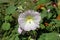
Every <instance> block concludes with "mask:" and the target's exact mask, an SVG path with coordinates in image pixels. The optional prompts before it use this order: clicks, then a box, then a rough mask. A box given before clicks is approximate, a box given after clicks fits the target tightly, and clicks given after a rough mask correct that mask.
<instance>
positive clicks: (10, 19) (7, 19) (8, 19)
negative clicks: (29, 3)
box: [5, 15, 13, 21]
mask: <svg viewBox="0 0 60 40" xmlns="http://www.w3.org/2000/svg"><path fill="white" fill-rule="evenodd" d="M5 20H6V21H12V20H13V18H12V16H9V15H7V16H5Z"/></svg>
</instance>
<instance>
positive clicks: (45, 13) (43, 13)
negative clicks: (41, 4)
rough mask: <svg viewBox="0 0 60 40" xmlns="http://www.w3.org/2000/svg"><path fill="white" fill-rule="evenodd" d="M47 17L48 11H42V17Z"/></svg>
mask: <svg viewBox="0 0 60 40" xmlns="http://www.w3.org/2000/svg"><path fill="white" fill-rule="evenodd" d="M46 16H47V11H46V10H44V11H42V13H41V17H42V18H44V17H46Z"/></svg>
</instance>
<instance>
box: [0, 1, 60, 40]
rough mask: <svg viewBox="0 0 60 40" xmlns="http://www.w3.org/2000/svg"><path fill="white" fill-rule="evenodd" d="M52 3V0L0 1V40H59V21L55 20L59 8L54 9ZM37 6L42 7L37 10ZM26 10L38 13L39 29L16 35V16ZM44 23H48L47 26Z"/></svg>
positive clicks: (59, 12) (58, 13) (59, 11)
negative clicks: (39, 19)
mask: <svg viewBox="0 0 60 40" xmlns="http://www.w3.org/2000/svg"><path fill="white" fill-rule="evenodd" d="M54 1H56V0H54ZM52 2H53V1H52V0H37V1H36V0H0V40H60V37H59V34H60V20H58V19H57V16H58V15H60V10H59V9H58V8H59V7H60V6H59V7H54V5H53V4H52ZM56 4H57V3H56ZM37 5H39V6H40V7H42V6H41V5H44V6H43V7H42V8H40V9H38V6H37ZM48 9H50V12H48V11H47V10H48ZM26 10H35V11H37V12H39V13H40V16H41V21H40V24H39V26H40V28H37V29H36V30H33V31H29V32H27V31H23V32H22V34H18V27H19V25H18V15H19V13H21V12H24V11H26ZM59 18H60V17H59ZM45 22H46V23H48V25H47V26H46V24H45ZM56 32H57V33H56Z"/></svg>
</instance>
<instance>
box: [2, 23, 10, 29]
mask: <svg viewBox="0 0 60 40" xmlns="http://www.w3.org/2000/svg"><path fill="white" fill-rule="evenodd" d="M2 29H3V30H9V29H10V23H7V22H5V23H3V24H2Z"/></svg>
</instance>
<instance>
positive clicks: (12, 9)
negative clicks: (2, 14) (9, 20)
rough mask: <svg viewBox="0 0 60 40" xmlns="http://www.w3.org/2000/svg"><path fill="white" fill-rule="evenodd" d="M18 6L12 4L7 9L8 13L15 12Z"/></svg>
mask: <svg viewBox="0 0 60 40" xmlns="http://www.w3.org/2000/svg"><path fill="white" fill-rule="evenodd" d="M15 9H16V7H15V6H13V5H10V6H9V7H8V8H7V9H6V13H7V14H12V13H13V12H15Z"/></svg>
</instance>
